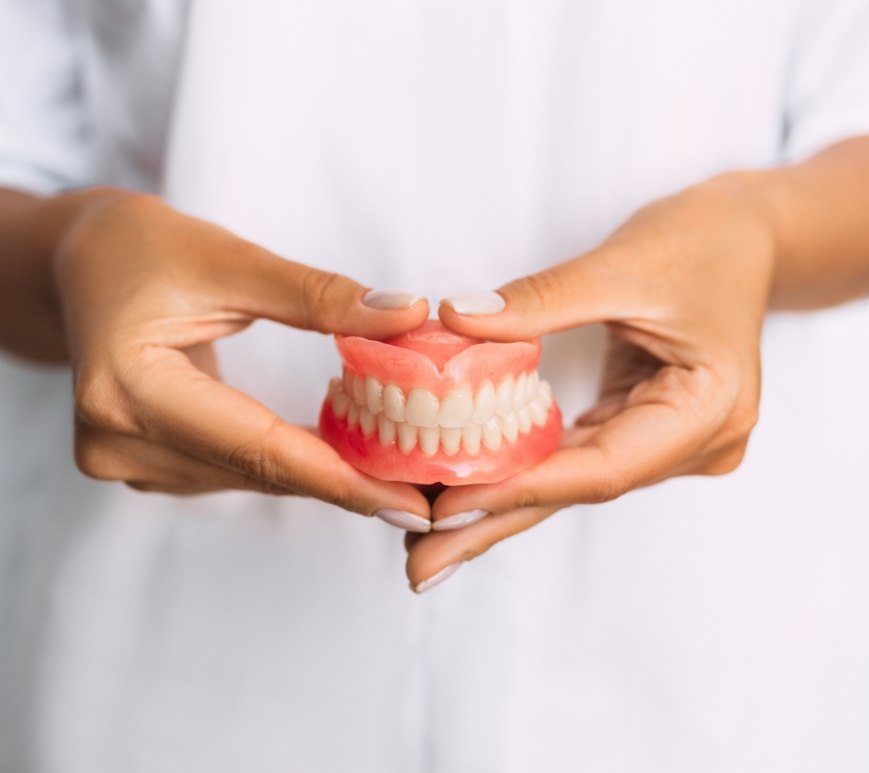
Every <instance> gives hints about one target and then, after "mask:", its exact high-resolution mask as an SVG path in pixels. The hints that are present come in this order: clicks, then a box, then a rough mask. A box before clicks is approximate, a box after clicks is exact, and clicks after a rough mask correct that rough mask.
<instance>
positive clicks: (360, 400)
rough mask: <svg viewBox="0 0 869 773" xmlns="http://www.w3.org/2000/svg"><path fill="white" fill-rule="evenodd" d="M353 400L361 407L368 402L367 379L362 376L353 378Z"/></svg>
mask: <svg viewBox="0 0 869 773" xmlns="http://www.w3.org/2000/svg"><path fill="white" fill-rule="evenodd" d="M353 400H354V401H355V402H356V405H358V406H359V407H360V408H361V407H362V406H363V405H365V403H366V402H368V401H367V400H366V399H365V379H364V378H362V376H356V378H354V379H353Z"/></svg>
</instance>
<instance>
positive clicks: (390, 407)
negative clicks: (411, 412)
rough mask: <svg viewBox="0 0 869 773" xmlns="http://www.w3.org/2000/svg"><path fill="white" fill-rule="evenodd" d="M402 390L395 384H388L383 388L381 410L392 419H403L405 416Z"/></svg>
mask: <svg viewBox="0 0 869 773" xmlns="http://www.w3.org/2000/svg"><path fill="white" fill-rule="evenodd" d="M405 402H406V401H405V399H404V392H402V391H401V390H400V389H399V388H398V387H397V386H396V385H395V384H389V385H388V386H387V387H386V389H384V390H383V412H384V413H385V414H386V415H387V416H388V417H389V418H390V419H392V420H393V421H396V422H398V421H404V420H405V418H406V416H405V412H404V406H405Z"/></svg>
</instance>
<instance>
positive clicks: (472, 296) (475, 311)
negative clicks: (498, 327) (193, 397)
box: [444, 292, 507, 317]
mask: <svg viewBox="0 0 869 773" xmlns="http://www.w3.org/2000/svg"><path fill="white" fill-rule="evenodd" d="M444 303H445V304H447V306H450V307H451V308H452V310H453V311H454V312H456V314H468V315H469V316H472V317H484V316H486V315H487V314H497V313H498V312H499V311H504V308H505V307H506V306H507V302H506V301H505V300H504V299H503V298H502V297H501V296H500V295H498V293H489V292H486V293H460V294H459V295H454V296H453V297H452V298H444Z"/></svg>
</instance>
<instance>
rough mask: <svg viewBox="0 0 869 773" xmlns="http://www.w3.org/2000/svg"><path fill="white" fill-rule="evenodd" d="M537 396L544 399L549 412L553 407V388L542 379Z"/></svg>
mask: <svg viewBox="0 0 869 773" xmlns="http://www.w3.org/2000/svg"><path fill="white" fill-rule="evenodd" d="M537 394H539V395H540V396H541V397H542V398H543V405H545V406H546V410H547V411H548V410H549V409H550V408H551V407H552V387H551V386H549V382H548V381H543V380H542V379H541V381H540V386H539V387H537Z"/></svg>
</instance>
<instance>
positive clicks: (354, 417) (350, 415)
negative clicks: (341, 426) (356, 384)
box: [347, 403, 359, 429]
mask: <svg viewBox="0 0 869 773" xmlns="http://www.w3.org/2000/svg"><path fill="white" fill-rule="evenodd" d="M358 423H359V406H358V405H356V403H350V405H349V406H348V408H347V427H348V428H349V429H353V427H355V426H356V425H357V424H358Z"/></svg>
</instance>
